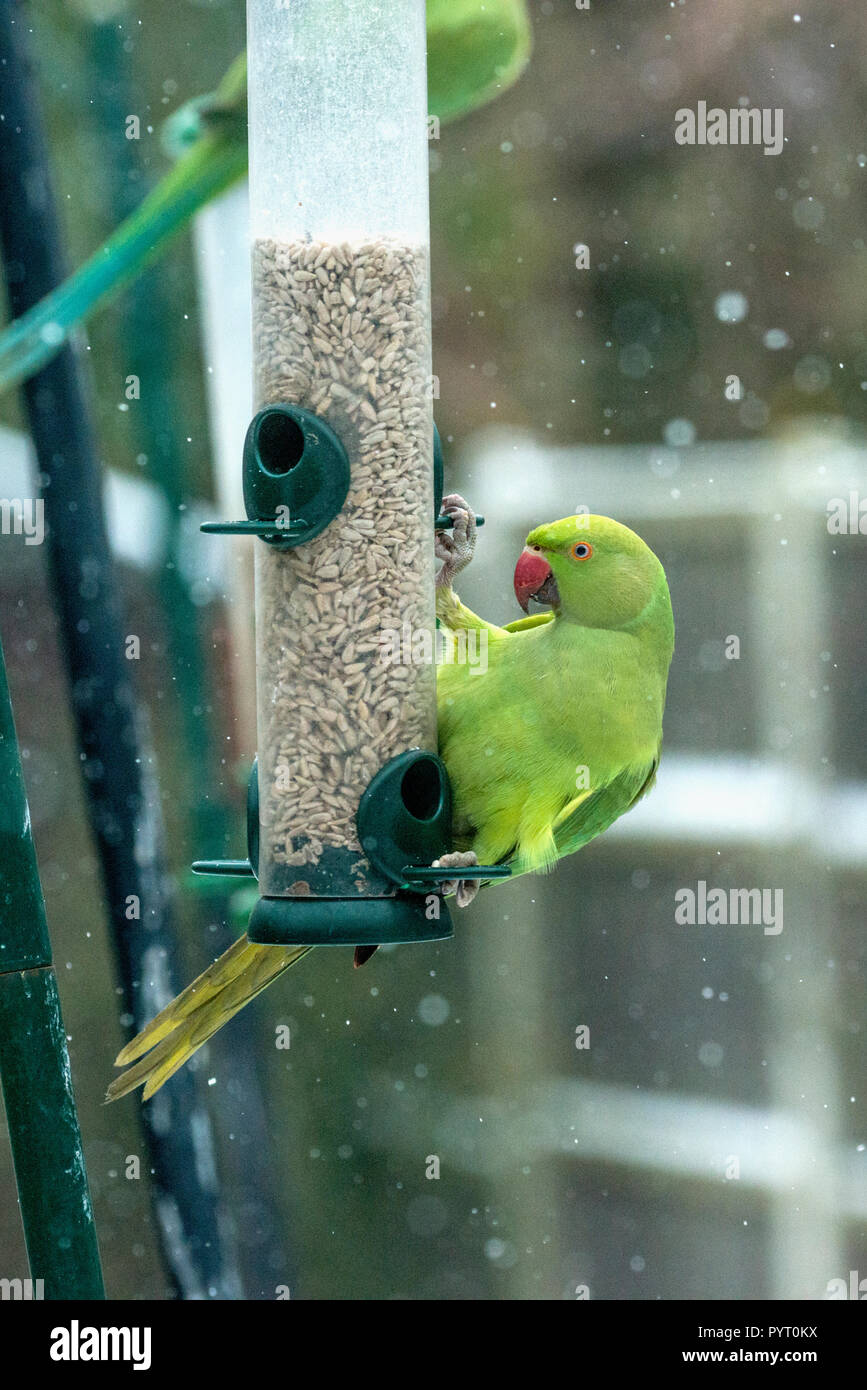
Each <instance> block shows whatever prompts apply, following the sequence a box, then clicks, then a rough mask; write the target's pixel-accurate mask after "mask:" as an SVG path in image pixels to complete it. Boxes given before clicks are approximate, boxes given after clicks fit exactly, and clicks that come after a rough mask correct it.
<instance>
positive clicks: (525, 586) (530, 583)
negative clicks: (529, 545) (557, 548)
mask: <svg viewBox="0 0 867 1390" xmlns="http://www.w3.org/2000/svg"><path fill="white" fill-rule="evenodd" d="M550 577H551V566H550V565H549V564H548V561H547V560H546V559H545V557H544V556H543V555H540V554H539V552H538V551H536V550H524V551H523V553H522V554H521V556H520V558H519V560H518V563H517V565H516V566H515V598H516V599H517V600H518V602H519V603H520V605H521V607H522V608H523V610H524V612H525V613H529V611H530V599H531V598H532V597H533V595H534V594H535V593H537V592H538V591H539V589H541V587H542V585H543V584H544V583H545V580H546V579H548V578H550Z"/></svg>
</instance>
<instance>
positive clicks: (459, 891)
mask: <svg viewBox="0 0 867 1390" xmlns="http://www.w3.org/2000/svg"><path fill="white" fill-rule="evenodd" d="M478 862H479V860H478V857H477V855H476V853H475V851H474V850H471V849H468V850H455V852H454V853H453V854H444V855H442V857H441V858H439V859H435V860H434V862H433V864H432V865H431V868H433V869H470V868H472V869H474V868H476V866H477V865H478ZM440 886H441V888H442V890H443V892H444V893H445V894H449V893H454V895H455V902H456V903H457V905H458V907H469V905H470V903H471V902H472V901H473V898H474V897H475V896H476V894H477V893H478V891H479V888H480V887H481V884H480V883H479V882H478V880H477V879H474V878H449V879H446V881H445V883H443V884H441V885H440Z"/></svg>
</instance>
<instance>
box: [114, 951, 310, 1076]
mask: <svg viewBox="0 0 867 1390" xmlns="http://www.w3.org/2000/svg"><path fill="white" fill-rule="evenodd" d="M312 949H313V948H312V947H311V946H257V945H254V944H253V943H252V942H250V941H248V940H247V937H246V936H242V937H240V938H239V939H238V940H237V941H236V942H235V944H234V945H233V946H230V947H229V949H228V951H224V953H223V955H221V956H220V958H219V960H215V961H214V963H213V965H209V966H208V968H207V970H205V971H203V972H202V974H201V975H200V976H199V977H198V979H196V980H193V983H192V984H191V985H188V986H187V988H186V989H185V990H184V991H183V993H182V994H179V995H178V997H177V999H173V1000H172V1002H171V1003H170V1004H167V1005H166V1007H165V1008H164V1009H163V1010H162V1012H161V1013H158V1014H157V1016H156V1018H154V1019H151V1021H150V1023H149V1024H148V1025H147V1027H145V1028H143V1029H142V1031H141V1032H140V1033H139V1034H138V1036H137V1037H135V1038H133V1040H132V1042H131V1043H127V1045H126V1047H125V1048H124V1049H123V1051H122V1052H120V1053H118V1056H117V1059H116V1061H115V1066H116V1067H125V1066H126V1065H127V1063H128V1062H135V1066H132V1067H130V1068H129V1070H128V1071H125V1072H124V1073H123V1075H122V1076H118V1077H117V1078H116V1079H115V1080H114V1081H112V1083H111V1085H110V1086H109V1088H108V1091H107V1093H106V1097H105V1098H106V1100H107V1101H111V1100H119V1099H120V1097H121V1096H125V1095H126V1094H127V1093H128V1092H129V1091H134V1090H135V1088H136V1086H141V1085H142V1083H144V1088H145V1089H144V1095H143V1096H142V1100H150V1098H151V1096H152V1095H153V1094H154V1092H156V1091H158V1090H159V1088H160V1086H162V1085H163V1084H164V1083H165V1082H166V1081H168V1079H169V1077H170V1076H173V1075H174V1074H175V1072H176V1071H177V1070H178V1067H182V1066H183V1065H184V1062H186V1061H187V1060H188V1059H189V1058H190V1057H192V1055H193V1053H194V1052H196V1051H198V1049H199V1048H200V1047H201V1046H202V1044H203V1043H206V1042H207V1041H208V1038H210V1037H212V1036H213V1034H214V1033H216V1032H217V1030H218V1029H219V1028H222V1026H223V1024H224V1023H228V1021H229V1019H230V1018H231V1017H232V1016H233V1015H234V1014H236V1013H237V1012H238V1010H239V1009H243V1007H244V1005H245V1004H248V1003H249V1002H250V1000H251V999H255V997H256V995H257V994H261V992H262V990H263V989H265V988H266V987H267V986H268V985H270V983H271V981H272V980H276V978H277V976H278V975H282V974H283V971H284V970H288V969H289V967H290V965H294V964H295V962H296V961H298V960H300V959H301V957H302V956H304V955H306V954H307V952H308V951H310V950H312ZM145 1053H146V1054H147V1056H145V1055H144V1054H145ZM137 1058H140V1059H141V1060H139V1061H136V1059H137Z"/></svg>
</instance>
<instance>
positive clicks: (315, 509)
mask: <svg viewBox="0 0 867 1390" xmlns="http://www.w3.org/2000/svg"><path fill="white" fill-rule="evenodd" d="M243 478H244V508H245V510H246V512H247V520H246V521H209V522H206V523H205V524H204V525H203V526H202V528H201V529H202V530H203V531H208V532H211V533H216V534H218V535H236V536H259V537H260V539H261V540H263V541H267V542H268V544H269V545H273V546H275V547H276V548H277V549H278V550H291V549H292V548H293V547H294V546H296V545H302V544H304V542H306V541H311V540H313V539H314V537H315V536H318V535H320V534H321V532H322V531H324V530H325V528H326V526H328V525H329V524H330V523H331V522H332V521H333V520H334V518H335V517H336V516H338V515H339V513H340V511H341V508H342V507H343V504H344V502H345V501H346V495H347V493H348V492H349V459H348V457H347V453H346V450H345V449H344V447H343V445H342V444H341V442H340V440H339V439H338V437H337V435H336V434H335V433H334V430H333V429H332V428H331V426H330V425H327V424H326V423H325V421H324V420H321V419H320V418H319V416H318V415H314V414H313V412H312V411H310V410H302V409H301V407H300V406H296V405H269V406H266V407H265V408H264V410H260V411H259V413H258V415H255V416H254V417H253V419H252V421H251V422H250V427H249V429H248V430H247V437H246V439H245V441H244V469H243Z"/></svg>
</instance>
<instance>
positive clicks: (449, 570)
mask: <svg viewBox="0 0 867 1390" xmlns="http://www.w3.org/2000/svg"><path fill="white" fill-rule="evenodd" d="M442 509H443V511H444V513H445V514H446V516H449V517H451V519H452V521H453V523H454V524H453V526H452V529H451V531H437V533H436V554H437V559H438V560H442V562H443V567H442V569H441V570H440V572H439V574H438V575H437V580H436V582H437V588H438V589H447V588H451V585H452V581H453V579H454V578H455V575H457V574H459V573H460V571H461V570H462V569H465V568H466V567H467V565H468V564H469V563H470V561H471V560H472V558H473V551H474V550H475V548H476V516H475V512H474V511H473V510H472V508H471V507H470V505H469V503H468V502H465V501H464V499H463V497H461V495H460V493H457V492H450V493H449V495H448V497H444V498H443V506H442Z"/></svg>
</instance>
